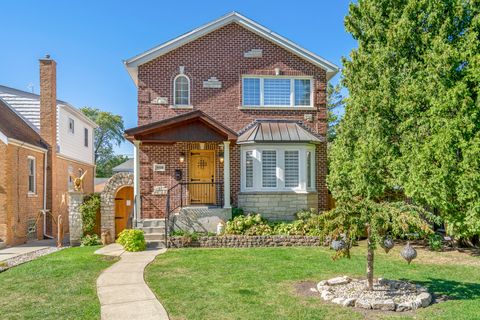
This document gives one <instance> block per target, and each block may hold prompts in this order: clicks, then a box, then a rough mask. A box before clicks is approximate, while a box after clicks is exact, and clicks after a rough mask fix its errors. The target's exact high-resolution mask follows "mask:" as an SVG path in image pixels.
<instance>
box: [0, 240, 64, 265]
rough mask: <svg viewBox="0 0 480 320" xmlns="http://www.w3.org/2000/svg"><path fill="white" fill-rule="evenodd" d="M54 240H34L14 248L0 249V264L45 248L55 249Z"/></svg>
mask: <svg viewBox="0 0 480 320" xmlns="http://www.w3.org/2000/svg"><path fill="white" fill-rule="evenodd" d="M56 246H57V244H56V242H55V239H48V240H36V241H32V242H29V243H26V244H22V245H19V246H15V247H8V248H5V249H0V262H2V261H6V260H8V259H11V258H16V257H18V256H21V255H24V254H26V253H31V252H35V251H38V250H43V249H47V248H52V247H56Z"/></svg>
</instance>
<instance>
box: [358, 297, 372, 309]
mask: <svg viewBox="0 0 480 320" xmlns="http://www.w3.org/2000/svg"><path fill="white" fill-rule="evenodd" d="M355 307H357V308H362V309H371V308H372V305H371V304H370V302H369V301H367V300H363V299H358V300H357V301H356V302H355Z"/></svg>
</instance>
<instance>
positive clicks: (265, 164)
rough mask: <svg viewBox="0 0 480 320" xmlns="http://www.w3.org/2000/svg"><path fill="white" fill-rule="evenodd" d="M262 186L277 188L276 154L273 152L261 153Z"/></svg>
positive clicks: (265, 151)
mask: <svg viewBox="0 0 480 320" xmlns="http://www.w3.org/2000/svg"><path fill="white" fill-rule="evenodd" d="M262 186H263V187H264V188H276V187H277V152H276V151H274V150H264V151H262Z"/></svg>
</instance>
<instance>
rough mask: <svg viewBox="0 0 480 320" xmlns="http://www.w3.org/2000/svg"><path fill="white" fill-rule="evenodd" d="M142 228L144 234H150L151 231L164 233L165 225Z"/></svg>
mask: <svg viewBox="0 0 480 320" xmlns="http://www.w3.org/2000/svg"><path fill="white" fill-rule="evenodd" d="M142 229H143V232H144V233H145V234H151V233H163V234H165V227H143V228H142Z"/></svg>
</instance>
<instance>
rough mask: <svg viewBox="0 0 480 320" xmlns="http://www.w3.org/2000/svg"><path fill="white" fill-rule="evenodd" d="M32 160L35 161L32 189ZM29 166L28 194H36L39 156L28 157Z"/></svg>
mask: <svg viewBox="0 0 480 320" xmlns="http://www.w3.org/2000/svg"><path fill="white" fill-rule="evenodd" d="M30 161H32V162H33V190H30ZM27 166H28V183H27V188H28V194H36V193H37V158H35V157H34V156H28V157H27Z"/></svg>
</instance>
